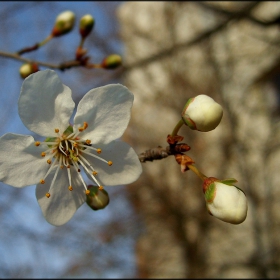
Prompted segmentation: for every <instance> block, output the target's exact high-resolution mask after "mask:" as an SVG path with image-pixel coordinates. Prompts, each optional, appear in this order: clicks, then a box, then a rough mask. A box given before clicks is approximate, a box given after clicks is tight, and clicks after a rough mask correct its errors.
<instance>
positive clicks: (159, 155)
mask: <svg viewBox="0 0 280 280" xmlns="http://www.w3.org/2000/svg"><path fill="white" fill-rule="evenodd" d="M190 149H191V148H190V146H188V145H187V144H185V143H180V144H174V145H169V146H167V147H166V148H162V147H161V146H158V147H157V148H152V149H149V150H146V151H145V152H143V153H141V154H140V155H139V156H138V157H139V160H140V162H146V161H154V160H160V159H164V158H167V157H168V156H172V155H173V156H175V155H177V154H181V153H183V152H187V151H189V150H190Z"/></svg>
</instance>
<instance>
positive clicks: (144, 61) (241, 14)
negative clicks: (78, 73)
mask: <svg viewBox="0 0 280 280" xmlns="http://www.w3.org/2000/svg"><path fill="white" fill-rule="evenodd" d="M259 4H260V2H259V1H258V2H252V3H250V4H249V5H248V6H247V7H246V8H244V10H243V11H240V12H236V13H233V14H232V15H230V16H229V17H228V18H227V19H226V20H224V21H223V22H222V23H220V24H218V25H217V26H216V27H214V28H213V29H211V30H207V31H205V32H203V33H201V34H200V35H198V36H197V37H195V38H194V39H192V40H190V41H187V42H183V43H180V44H176V45H174V46H172V47H171V48H169V49H166V50H164V51H162V52H160V53H158V54H156V55H153V56H151V57H148V58H144V59H142V60H140V61H137V62H134V63H131V64H130V65H127V66H124V67H123V72H126V71H128V70H131V69H133V68H136V67H142V66H145V65H147V64H149V63H151V62H154V61H157V60H160V59H163V58H165V57H168V56H172V55H173V54H174V53H176V52H177V51H179V50H181V49H184V48H186V47H191V46H193V45H195V44H198V43H200V42H202V41H204V40H205V39H208V38H209V37H210V36H211V35H213V34H215V33H217V32H219V31H221V30H223V29H224V28H226V26H227V25H228V23H229V22H230V21H232V20H240V19H242V18H244V17H246V16H248V14H249V13H250V12H251V11H252V10H253V9H254V8H255V7H256V6H257V5H259Z"/></svg>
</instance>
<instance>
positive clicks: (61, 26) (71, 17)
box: [52, 11, 75, 37]
mask: <svg viewBox="0 0 280 280" xmlns="http://www.w3.org/2000/svg"><path fill="white" fill-rule="evenodd" d="M74 24H75V14H74V13H73V12H72V11H65V12H63V13H61V14H59V15H58V16H57V18H56V21H55V25H54V28H53V30H52V35H53V36H54V37H58V36H61V35H64V34H66V33H68V32H70V31H71V30H72V29H73V27H74Z"/></svg>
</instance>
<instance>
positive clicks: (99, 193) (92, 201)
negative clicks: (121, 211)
mask: <svg viewBox="0 0 280 280" xmlns="http://www.w3.org/2000/svg"><path fill="white" fill-rule="evenodd" d="M88 190H89V191H90V192H89V194H87V200H86V202H87V205H88V206H89V207H90V208H91V209H92V210H95V211H97V210H100V209H104V208H105V207H106V206H107V205H108V204H109V202H110V199H109V195H108V193H107V192H106V191H105V190H104V189H103V188H102V189H100V187H98V186H93V185H89V186H88Z"/></svg>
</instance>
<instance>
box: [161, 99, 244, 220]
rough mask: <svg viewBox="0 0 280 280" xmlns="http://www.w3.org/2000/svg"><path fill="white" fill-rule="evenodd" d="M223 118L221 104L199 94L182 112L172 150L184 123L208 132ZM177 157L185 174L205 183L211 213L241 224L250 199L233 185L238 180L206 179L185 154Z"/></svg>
mask: <svg viewBox="0 0 280 280" xmlns="http://www.w3.org/2000/svg"><path fill="white" fill-rule="evenodd" d="M222 116H223V109H222V107H221V105H219V104H218V103H217V102H215V101H214V100H213V99H212V98H211V97H209V96H207V95H198V96H196V97H194V98H190V99H189V100H188V101H187V103H186V105H185V107H184V109H183V111H182V120H181V121H179V123H178V124H177V125H176V127H175V128H174V130H173V133H172V135H168V136H167V142H168V143H169V145H170V147H174V146H175V145H178V142H179V141H182V140H183V137H182V136H180V135H177V132H178V131H179V129H180V128H181V126H182V125H183V124H186V125H187V126H188V127H190V128H191V129H193V130H198V131H202V132H207V131H211V130H213V129H215V128H216V127H217V126H218V125H219V123H220V121H221V119H222ZM174 156H175V160H176V161H177V163H178V164H180V167H181V171H182V172H183V173H184V172H186V171H188V170H192V171H193V172H194V173H195V174H196V175H198V176H199V177H200V178H201V179H202V180H203V193H204V197H205V201H206V207H207V210H208V212H209V214H211V215H212V216H214V217H216V218H218V219H220V220H222V221H224V222H227V223H231V224H240V223H242V222H243V221H244V220H245V219H246V217H247V210H248V205H247V198H246V195H245V194H244V192H243V191H242V190H241V189H239V188H238V187H236V186H234V185H233V184H234V183H236V182H237V181H236V180H235V179H226V180H219V179H217V178H214V177H207V176H206V175H204V174H203V173H201V172H200V171H199V170H198V169H197V168H196V167H195V166H194V163H195V162H194V161H193V160H192V159H191V158H190V157H189V156H187V155H185V154H184V152H179V153H175V155H174Z"/></svg>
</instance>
